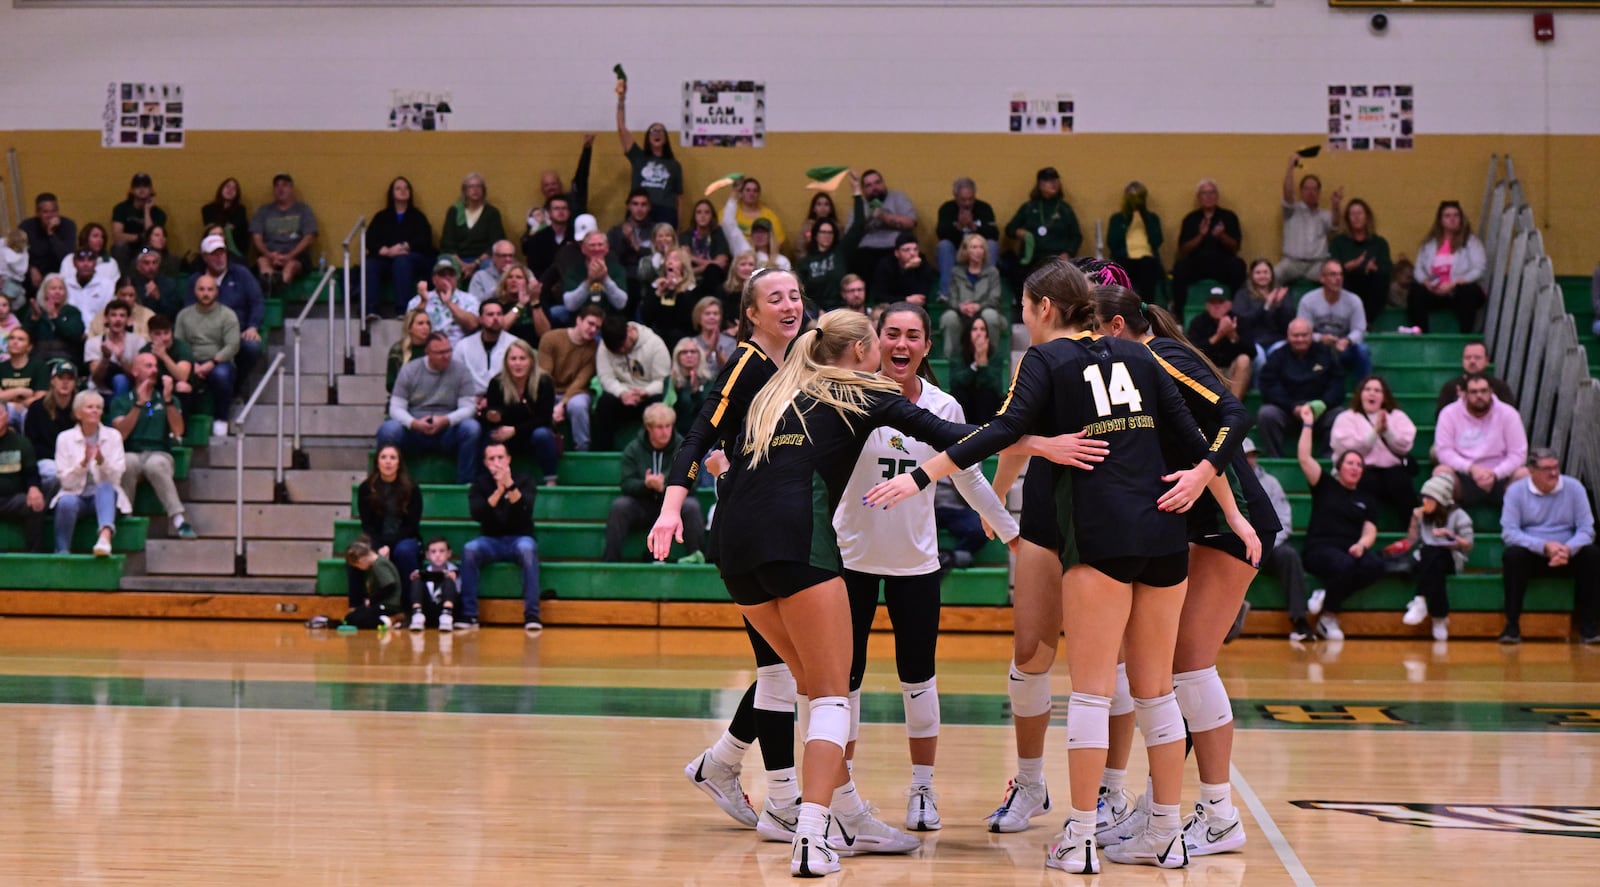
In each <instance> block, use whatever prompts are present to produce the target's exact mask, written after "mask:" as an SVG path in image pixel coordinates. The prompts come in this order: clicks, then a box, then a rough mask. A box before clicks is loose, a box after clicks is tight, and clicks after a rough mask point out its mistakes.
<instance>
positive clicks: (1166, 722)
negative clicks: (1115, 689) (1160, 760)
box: [1133, 693, 1184, 748]
mask: <svg viewBox="0 0 1600 887" xmlns="http://www.w3.org/2000/svg"><path fill="white" fill-rule="evenodd" d="M1133 714H1134V717H1135V718H1137V719H1138V722H1139V732H1140V733H1142V734H1144V745H1145V748H1154V747H1156V746H1158V745H1166V744H1167V743H1169V742H1182V741H1183V737H1184V729H1183V711H1182V710H1181V709H1179V708H1178V697H1176V696H1174V695H1173V694H1171V693H1168V694H1167V695H1165V696H1157V697H1155V698H1154V699H1135V700H1133Z"/></svg>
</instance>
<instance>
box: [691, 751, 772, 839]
mask: <svg viewBox="0 0 1600 887" xmlns="http://www.w3.org/2000/svg"><path fill="white" fill-rule="evenodd" d="M683 775H684V776H687V777H688V778H689V782H690V783H692V784H693V785H694V787H695V788H697V789H699V790H701V791H703V792H705V793H706V794H707V795H709V796H710V797H711V800H713V801H716V802H717V806H718V807H721V808H722V812H724V813H726V814H728V815H729V816H731V817H733V820H734V822H737V823H739V824H740V825H742V826H745V827H747V828H755V825H756V819H757V816H756V810H755V808H754V807H752V806H750V798H749V797H747V796H746V795H745V793H744V786H742V785H740V784H739V768H738V767H729V766H727V765H725V764H723V763H721V762H719V761H718V760H717V759H716V758H713V757H712V756H711V749H709V748H708V749H706V750H705V751H703V752H701V753H700V756H699V757H697V758H695V759H694V760H692V761H690V762H689V763H688V764H687V765H685V766H684V768H683Z"/></svg>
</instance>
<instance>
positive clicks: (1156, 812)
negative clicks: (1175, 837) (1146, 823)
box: [1150, 801, 1183, 836]
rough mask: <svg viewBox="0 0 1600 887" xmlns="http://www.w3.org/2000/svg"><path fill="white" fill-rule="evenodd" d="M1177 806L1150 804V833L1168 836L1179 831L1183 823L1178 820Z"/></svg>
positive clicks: (1152, 802)
mask: <svg viewBox="0 0 1600 887" xmlns="http://www.w3.org/2000/svg"><path fill="white" fill-rule="evenodd" d="M1178 806H1179V805H1177V804H1157V803H1155V802H1154V801H1151V802H1150V831H1152V832H1154V833H1156V834H1157V835H1161V836H1167V835H1171V834H1174V833H1176V832H1177V831H1178V827H1179V826H1180V825H1182V824H1183V823H1182V822H1181V821H1179V819H1178Z"/></svg>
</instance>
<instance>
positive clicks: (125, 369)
mask: <svg viewBox="0 0 1600 887" xmlns="http://www.w3.org/2000/svg"><path fill="white" fill-rule="evenodd" d="M132 313H133V312H132V310H131V308H130V306H129V305H128V303H127V302H123V301H121V300H116V299H114V300H112V302H111V304H109V305H107V306H106V311H105V316H106V331H105V332H103V333H101V334H100V335H98V336H91V337H90V338H89V340H88V341H87V342H85V343H84V345H83V362H84V363H86V364H88V365H89V380H90V381H91V382H93V383H94V387H95V388H96V389H98V390H99V391H101V392H106V391H110V392H112V393H113V394H117V395H121V394H127V393H128V389H129V388H131V387H133V379H132V378H131V374H132V369H133V359H134V357H136V356H137V355H138V354H139V352H140V350H142V349H143V348H144V346H145V345H147V344H149V343H148V342H146V341H145V338H144V337H143V336H141V335H139V334H138V333H136V332H134V331H133V330H131V329H129V328H128V320H129V318H130V317H131V316H132Z"/></svg>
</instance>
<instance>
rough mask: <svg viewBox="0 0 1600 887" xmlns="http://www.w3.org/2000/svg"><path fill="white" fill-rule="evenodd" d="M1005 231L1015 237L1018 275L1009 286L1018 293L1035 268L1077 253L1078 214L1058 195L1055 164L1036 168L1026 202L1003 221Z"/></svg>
mask: <svg viewBox="0 0 1600 887" xmlns="http://www.w3.org/2000/svg"><path fill="white" fill-rule="evenodd" d="M1006 231H1008V232H1010V234H1011V236H1012V237H1013V238H1015V239H1016V241H1017V255H1018V258H1019V262H1018V265H1019V270H1020V271H1021V275H1020V277H1019V279H1018V280H1017V281H1016V282H1015V283H1014V284H1013V286H1012V288H1013V289H1015V290H1016V291H1017V292H1019V293H1020V292H1022V286H1021V283H1022V281H1023V280H1026V279H1027V277H1028V275H1029V274H1032V273H1033V272H1034V270H1035V269H1037V268H1042V267H1044V266H1045V265H1046V264H1047V263H1049V261H1050V260H1051V259H1054V258H1055V257H1056V256H1062V255H1064V256H1067V257H1068V258H1071V257H1073V256H1076V255H1077V254H1078V247H1080V246H1082V245H1083V232H1082V231H1081V230H1079V229H1078V216H1077V214H1076V213H1074V212H1073V211H1072V204H1070V203H1067V201H1066V200H1065V199H1064V198H1063V197H1062V196H1061V174H1060V173H1058V172H1056V168H1055V167H1053V166H1047V167H1045V168H1044V169H1041V170H1039V172H1038V174H1037V175H1036V176H1035V177H1034V185H1033V191H1031V192H1030V193H1029V194H1028V202H1027V203H1024V204H1023V205H1021V206H1019V207H1017V212H1016V215H1013V216H1012V217H1011V221H1010V222H1007V223H1006ZM1030 243H1031V244H1032V248H1031V249H1030V248H1029V246H1028V245H1029V244H1030Z"/></svg>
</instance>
